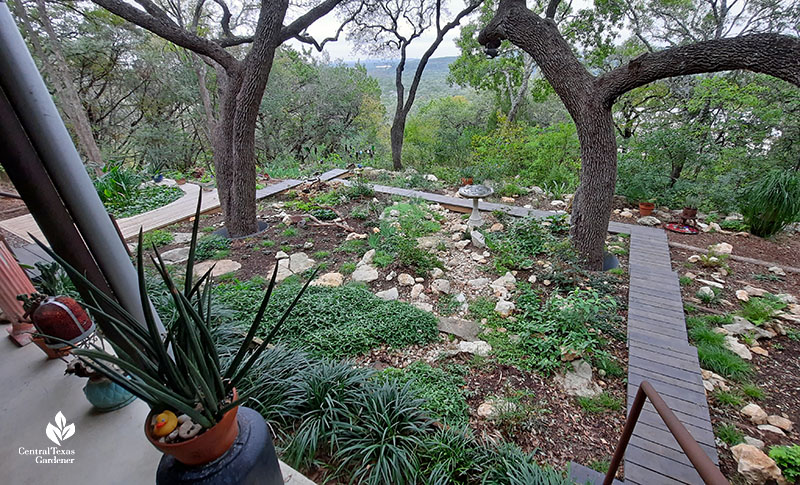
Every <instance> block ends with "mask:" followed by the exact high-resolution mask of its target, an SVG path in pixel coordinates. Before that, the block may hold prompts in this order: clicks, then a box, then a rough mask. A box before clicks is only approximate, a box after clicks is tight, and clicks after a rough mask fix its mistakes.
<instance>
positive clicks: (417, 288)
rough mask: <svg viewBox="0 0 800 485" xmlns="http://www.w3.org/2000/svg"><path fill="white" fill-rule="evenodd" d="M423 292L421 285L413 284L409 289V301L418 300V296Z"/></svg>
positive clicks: (423, 288)
mask: <svg viewBox="0 0 800 485" xmlns="http://www.w3.org/2000/svg"><path fill="white" fill-rule="evenodd" d="M423 291H425V287H424V286H422V284H420V283H417V284H415V285H414V286H413V287H412V288H411V299H412V300H415V299H417V298H419V295H421V294H422V292H423Z"/></svg>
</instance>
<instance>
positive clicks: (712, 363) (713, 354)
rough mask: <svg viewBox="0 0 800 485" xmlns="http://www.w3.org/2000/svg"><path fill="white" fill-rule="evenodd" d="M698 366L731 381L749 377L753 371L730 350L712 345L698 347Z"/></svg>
mask: <svg viewBox="0 0 800 485" xmlns="http://www.w3.org/2000/svg"><path fill="white" fill-rule="evenodd" d="M697 356H698V358H699V359H700V366H701V367H703V368H704V369H708V370H710V371H713V372H716V373H717V374H720V375H722V376H724V377H729V378H731V379H733V380H743V379H746V378H747V377H749V376H750V375H751V374H752V373H753V370H752V368H751V367H750V364H748V363H747V362H746V361H744V360H743V359H742V358H741V357H739V356H738V355H736V354H734V353H733V352H731V351H730V350H728V349H726V348H724V347H719V346H714V345H698V346H697Z"/></svg>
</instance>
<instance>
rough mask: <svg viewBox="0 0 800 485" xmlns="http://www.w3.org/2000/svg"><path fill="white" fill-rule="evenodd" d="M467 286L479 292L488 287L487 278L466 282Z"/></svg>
mask: <svg viewBox="0 0 800 485" xmlns="http://www.w3.org/2000/svg"><path fill="white" fill-rule="evenodd" d="M467 284H468V285H469V286H471V287H472V288H474V289H476V290H480V289H482V288H486V287H487V286H489V278H475V279H474V280H469V281H467Z"/></svg>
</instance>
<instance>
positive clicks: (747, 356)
mask: <svg viewBox="0 0 800 485" xmlns="http://www.w3.org/2000/svg"><path fill="white" fill-rule="evenodd" d="M725 348H727V349H728V350H730V351H731V352H733V353H734V354H736V355H738V356H739V357H741V358H743V359H744V360H752V359H753V354H751V353H750V349H748V348H747V345H745V344H743V343H741V342H739V340H738V339H737V338H736V337H732V336H730V335H726V336H725Z"/></svg>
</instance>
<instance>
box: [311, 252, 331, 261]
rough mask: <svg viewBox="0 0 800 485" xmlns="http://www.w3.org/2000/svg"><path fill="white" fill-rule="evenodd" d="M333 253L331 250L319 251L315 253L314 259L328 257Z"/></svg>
mask: <svg viewBox="0 0 800 485" xmlns="http://www.w3.org/2000/svg"><path fill="white" fill-rule="evenodd" d="M330 255H331V253H330V251H317V252H316V253H314V259H326V258H328V257H329V256H330Z"/></svg>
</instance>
